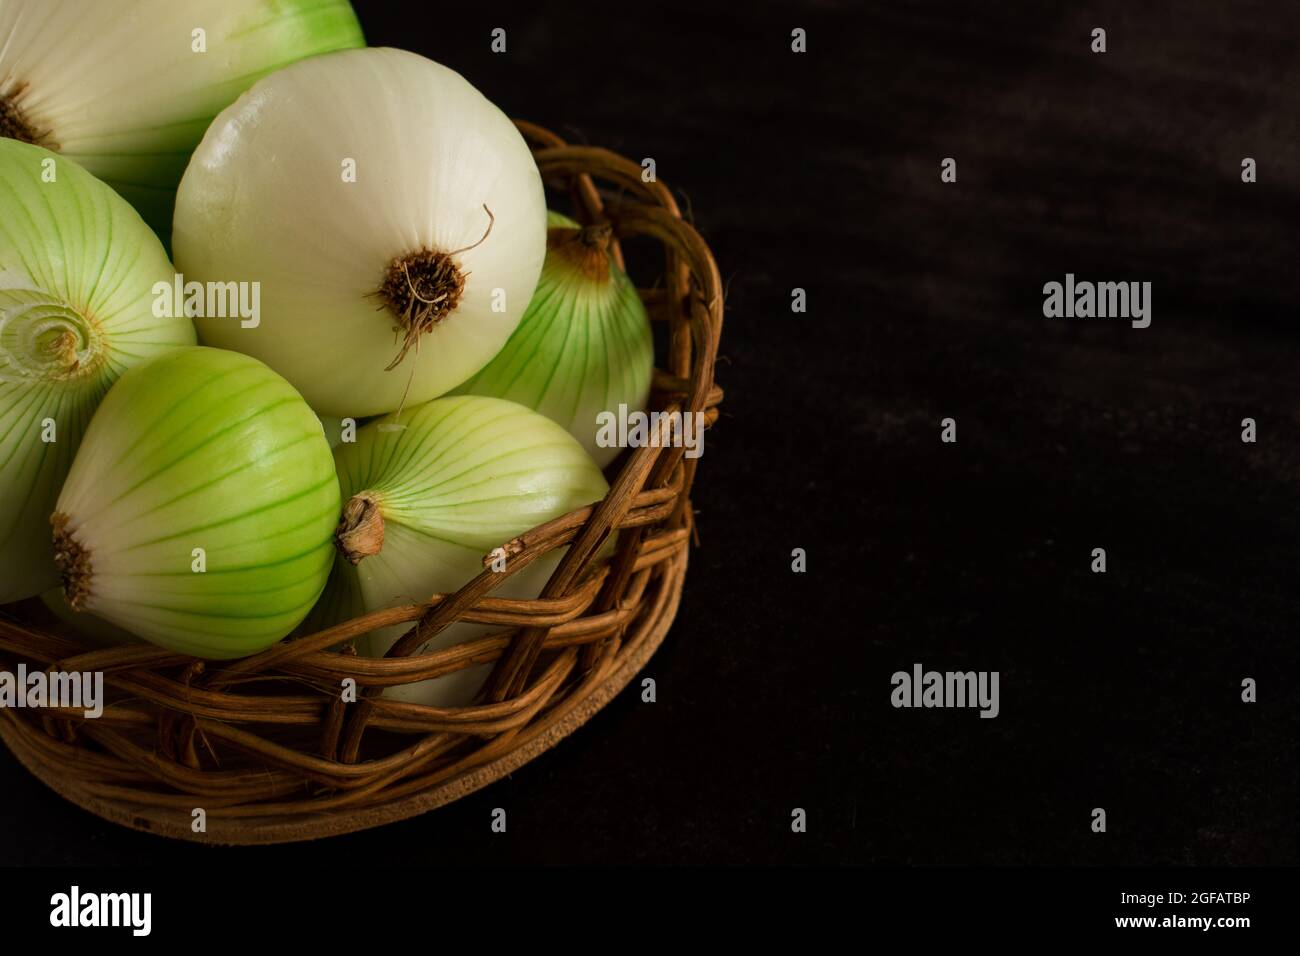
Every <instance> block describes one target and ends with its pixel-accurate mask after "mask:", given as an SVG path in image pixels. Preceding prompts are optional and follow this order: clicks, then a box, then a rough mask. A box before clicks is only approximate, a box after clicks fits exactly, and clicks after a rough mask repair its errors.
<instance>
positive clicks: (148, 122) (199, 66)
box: [0, 0, 365, 239]
mask: <svg viewBox="0 0 1300 956" xmlns="http://www.w3.org/2000/svg"><path fill="white" fill-rule="evenodd" d="M198 30H201V31H203V32H202V33H201V34H196V33H195V31H198ZM364 42H365V40H364V38H363V37H362V35H361V28H360V26H359V25H358V24H357V20H356V15H355V14H354V13H353V12H352V7H351V5H350V4H349V3H348V2H347V0H273V2H272V0H219V2H212V0H130V2H124V0H0V135H4V136H13V137H17V138H21V139H26V140H27V141H28V142H35V143H37V144H39V145H41V146H45V147H48V148H50V149H52V150H55V151H56V152H58V153H59V154H61V155H63V156H66V157H68V158H70V159H73V160H75V161H76V162H78V163H80V164H81V165H82V166H84V167H85V168H86V169H87V170H89V171H90V172H91V173H93V174H94V175H96V176H98V177H99V178H100V179H103V180H104V181H106V182H108V183H109V185H111V186H112V187H113V188H114V189H116V190H117V191H118V192H119V193H121V194H122V195H123V196H125V197H126V198H127V199H128V200H129V201H130V202H131V203H132V204H133V205H134V206H135V207H136V209H138V210H139V211H140V213H141V215H143V216H144V218H145V220H146V221H147V222H148V223H149V225H150V226H152V227H153V228H154V229H155V230H156V231H157V232H158V234H159V235H160V236H162V237H164V239H165V238H166V237H167V235H168V233H169V232H170V231H171V211H172V199H173V196H174V193H175V191H176V184H177V183H179V182H180V179H181V173H183V172H184V171H185V163H186V160H188V159H189V155H190V152H191V151H192V150H193V149H194V146H195V144H196V143H198V141H199V139H200V137H202V135H203V131H204V130H205V129H206V128H207V126H208V123H209V122H210V121H211V119H212V117H214V116H216V115H217V113H218V112H219V111H220V110H222V109H224V108H225V107H226V106H228V105H229V104H230V103H232V102H234V100H235V98H236V97H237V96H238V95H239V94H240V93H242V92H243V91H244V90H246V89H248V87H249V86H250V85H252V83H253V81H254V80H256V79H257V78H258V77H259V76H262V75H264V74H266V73H268V72H270V71H271V70H275V69H278V68H279V67H281V66H283V65H285V64H286V63H291V62H293V61H294V60H297V59H300V58H302V57H304V56H310V55H312V54H315V53H324V52H326V51H328V50H337V49H341V48H344V47H356V46H361V45H362V44H363V43H364ZM200 46H201V47H202V48H203V51H204V52H198V51H197V50H196V48H197V47H200Z"/></svg>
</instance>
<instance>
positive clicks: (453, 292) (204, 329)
mask: <svg viewBox="0 0 1300 956" xmlns="http://www.w3.org/2000/svg"><path fill="white" fill-rule="evenodd" d="M173 240H174V244H175V252H176V263H177V265H178V266H179V267H180V269H181V271H182V272H183V273H184V275H185V278H186V280H187V281H191V280H196V281H199V282H210V281H218V282H221V281H237V280H242V281H259V282H260V283H261V297H262V298H261V302H262V312H263V318H262V320H261V322H260V324H258V325H257V327H256V328H244V327H242V326H241V324H240V323H238V322H231V321H230V320H228V319H220V318H215V319H214V318H199V319H197V320H196V321H197V324H198V327H199V336H200V338H202V340H203V341H204V342H205V343H207V344H210V345H217V346H221V347H223V348H230V349H236V350H238V351H241V352H247V353H248V354H249V355H254V356H257V357H258V358H260V359H262V360H263V361H264V362H266V363H267V364H268V365H270V366H271V367H272V368H274V369H276V371H278V372H280V374H282V375H283V376H284V377H285V378H287V379H288V380H289V381H290V382H291V383H293V385H294V386H295V387H296V388H297V389H298V390H299V391H301V392H302V394H303V396H304V397H305V398H306V399H307V401H308V402H309V403H310V404H311V406H312V407H313V408H314V409H316V410H317V411H318V412H320V413H322V414H325V415H333V416H351V417H353V418H359V417H362V416H366V415H373V414H381V413H384V412H391V411H393V410H394V409H397V408H399V407H401V406H402V405H403V403H404V402H405V403H408V404H417V403H420V402H423V401H426V400H428V399H431V398H434V397H436V396H438V395H441V394H443V393H444V392H446V391H448V390H449V389H451V388H454V387H455V386H457V385H459V384H460V383H461V382H463V381H464V380H465V379H467V378H468V377H469V376H471V375H473V374H474V373H475V372H477V371H478V370H479V369H480V368H482V367H483V365H485V364H486V363H487V362H488V360H489V359H491V358H492V356H493V355H495V354H496V352H497V351H498V350H499V349H500V348H501V346H502V345H504V344H505V341H506V339H508V338H509V337H510V333H511V332H513V331H514V329H515V326H516V325H518V323H519V318H520V316H522V315H523V312H524V309H525V308H526V307H527V305H528V300H529V297H530V296H531V295H532V292H533V289H534V287H535V286H536V284H537V276H538V273H539V271H540V269H541V266H542V259H543V257H544V255H545V244H546V205H545V199H544V197H543V193H542V182H541V176H540V174H539V173H538V171H537V166H536V164H535V163H534V162H533V158H532V154H531V153H530V152H529V150H528V146H527V144H526V143H525V142H524V140H523V137H522V136H520V134H519V132H518V131H517V130H516V129H515V127H514V125H513V124H512V123H511V122H510V120H509V119H507V118H506V116H505V115H504V114H503V113H502V112H501V111H500V110H499V109H497V108H496V107H495V106H493V105H492V104H491V103H489V102H488V101H487V100H486V99H484V98H483V96H482V94H480V93H479V92H478V91H477V90H475V89H474V88H473V87H472V86H470V85H469V84H468V83H467V82H465V80H464V79H462V78H461V77H460V76H459V75H458V74H456V73H454V72H452V71H451V70H449V69H447V68H446V67H443V66H439V65H438V64H436V63H434V62H432V61H430V60H426V59H425V58H423V57H420V56H417V55H415V54H413V53H406V52H403V51H401V50H389V49H368V50H347V51H343V52H339V53H331V54H327V55H325V56H320V57H313V58H312V59H310V60H304V61H302V62H301V63H296V64H294V65H293V66H290V67H288V68H287V69H284V70H281V71H280V72H278V73H275V74H273V75H271V76H268V77H266V78H265V79H263V80H261V81H259V82H258V83H257V84H256V85H255V86H254V87H253V88H252V89H251V90H249V92H248V93H246V94H245V95H244V96H243V97H241V98H240V100H239V101H238V102H236V103H235V104H234V105H233V106H231V107H230V108H229V109H227V110H225V111H224V112H223V113H222V114H221V115H220V116H218V117H217V118H216V120H215V121H214V122H213V124H212V127H211V128H210V129H209V130H208V132H207V135H206V136H204V138H203V142H202V143H201V144H200V145H199V148H198V149H197V150H196V151H195V153H194V158H193V160H192V161H191V162H190V166H189V169H188V170H187V171H186V173H185V178H184V180H183V181H182V182H181V186H180V190H179V192H178V194H177V202H176V223H175V233H174V236H173Z"/></svg>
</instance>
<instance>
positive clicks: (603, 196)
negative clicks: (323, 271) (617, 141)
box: [0, 122, 722, 844]
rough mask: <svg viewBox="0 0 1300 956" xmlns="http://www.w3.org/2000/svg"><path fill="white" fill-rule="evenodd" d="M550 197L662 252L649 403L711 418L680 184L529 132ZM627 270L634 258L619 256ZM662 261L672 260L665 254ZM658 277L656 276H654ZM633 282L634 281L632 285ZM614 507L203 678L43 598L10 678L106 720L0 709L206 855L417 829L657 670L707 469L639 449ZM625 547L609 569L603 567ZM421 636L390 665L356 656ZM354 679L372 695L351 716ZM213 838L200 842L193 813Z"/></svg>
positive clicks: (21, 734) (52, 758) (705, 263)
mask: <svg viewBox="0 0 1300 956" xmlns="http://www.w3.org/2000/svg"><path fill="white" fill-rule="evenodd" d="M518 125H519V128H520V130H521V131H522V132H523V134H524V136H525V137H526V138H527V139H528V141H529V142H530V144H531V145H532V147H533V149H534V152H535V155H536V158H537V163H538V166H539V167H540V169H541V172H542V177H543V179H544V180H545V181H546V184H547V186H548V187H550V188H552V189H555V190H558V191H560V192H561V193H562V194H567V195H568V196H569V197H570V199H571V202H572V207H573V209H572V212H573V214H574V218H576V219H578V220H580V221H582V222H584V223H590V222H595V221H601V220H605V221H609V222H610V223H612V224H613V227H614V231H615V235H616V236H617V237H619V238H623V239H626V238H628V237H632V236H642V237H648V238H649V239H650V240H653V242H655V243H658V244H660V245H662V247H663V249H664V259H663V265H662V268H663V274H662V281H660V282H656V283H655V287H654V288H652V289H649V290H645V291H643V293H642V295H643V297H644V299H645V302H646V306H647V308H648V310H649V312H650V314H651V316H652V317H653V318H655V319H660V320H663V321H666V322H667V323H668V335H667V342H668V347H667V355H666V362H665V363H664V367H665V368H666V371H664V370H662V369H659V368H657V369H656V370H655V378H654V389H653V395H652V399H651V407H652V408H654V409H658V410H682V411H686V412H703V413H704V415H705V421H706V423H708V424H712V422H713V421H714V419H715V418H716V417H717V405H718V402H719V401H720V400H721V397H722V396H721V392H720V390H719V389H718V388H716V387H715V386H714V383H713V370H714V359H715V357H716V355H717V350H718V338H719V335H720V333H721V329H722V289H721V285H720V282H719V279H718V271H717V266H716V265H715V263H714V261H713V257H712V255H711V254H710V252H709V249H708V247H707V246H706V245H705V244H704V242H703V240H701V238H700V236H699V235H698V233H696V231H695V230H694V229H693V228H692V227H691V226H690V225H689V224H687V223H686V222H685V221H683V220H682V218H681V213H680V212H679V210H678V208H677V204H676V202H675V201H674V200H673V198H672V194H671V193H670V191H669V190H668V189H667V187H665V186H664V185H663V184H662V183H659V182H649V183H647V182H643V181H642V170H641V167H640V166H638V165H637V164H635V163H633V162H631V161H630V160H627V159H624V158H623V157H620V156H618V155H616V154H614V153H611V152H609V151H608V150H604V149H599V148H596V147H589V146H570V145H568V144H567V143H565V142H564V141H563V140H561V139H560V138H559V137H557V136H555V135H554V134H552V133H550V132H547V131H546V130H543V129H541V128H539V127H537V126H533V125H532V124H529V123H523V122H520V123H519V124H518ZM612 248H613V251H614V255H615V256H616V258H617V260H618V261H619V263H620V265H621V264H623V249H622V247H621V245H620V244H619V243H617V242H615V243H614V245H613V247H612ZM654 258H655V259H656V260H657V256H656V257H654ZM655 266H656V267H658V262H657V261H656V263H655ZM633 274H634V276H635V275H636V270H635V269H634V270H633ZM620 460H621V462H622V464H621V466H620V467H619V471H618V474H617V475H615V476H611V487H610V491H609V495H608V496H607V497H606V498H605V499H604V501H602V502H600V503H598V504H596V505H593V506H591V507H587V508H584V509H581V510H579V511H575V512H573V513H571V514H568V515H565V516H564V517H562V518H559V519H557V520H555V521H551V522H548V523H547V524H544V525H541V526H539V527H537V528H534V529H533V530H532V531H529V532H528V533H526V534H524V535H522V536H520V537H519V538H516V539H515V540H514V541H512V542H509V543H508V545H507V546H506V550H507V553H509V554H510V555H511V557H510V559H509V561H508V565H507V569H506V571H505V572H504V574H503V573H498V572H496V571H492V570H490V569H488V570H485V571H484V572H483V573H482V574H481V575H479V576H478V577H477V578H475V579H474V580H473V581H471V582H470V583H468V584H466V585H465V587H463V588H462V589H461V590H460V591H458V592H457V593H455V594H451V595H434V596H433V597H432V598H431V600H430V601H429V602H428V603H426V604H418V605H411V606H408V607H400V608H393V609H389V610H383V611H378V612H375V613H372V614H368V615H366V616H365V617H361V618H357V619H355V620H353V621H349V622H347V623H346V624H341V625H339V626H337V627H333V628H330V629H329V630H327V631H322V632H320V633H318V634H314V635H311V636H307V637H302V638H298V639H295V640H291V641H285V642H282V643H280V644H278V645H276V646H275V647H273V648H271V649H270V650H268V651H265V652H263V653H261V654H258V655H256V656H254V657H250V658H246V659H244V660H241V661H235V662H222V663H205V662H203V661H198V660H195V659H193V658H188V657H185V656H183V655H178V654H175V653H172V652H170V651H166V650H162V649H159V648H155V647H152V646H147V645H130V646H123V647H114V648H110V649H105V648H102V647H98V646H93V645H90V644H87V643H85V642H83V641H81V640H80V639H78V638H74V637H69V636H65V635H62V634H60V633H59V629H58V627H57V625H53V624H51V618H50V617H49V616H48V615H46V616H44V617H42V616H41V610H42V606H41V605H39V602H26V603H25V604H22V605H16V606H14V607H11V608H7V609H5V611H4V612H0V669H7V670H14V669H15V668H16V665H17V664H18V663H19V662H25V663H26V665H27V669H28V671H32V670H34V669H37V668H48V669H52V670H61V671H102V672H104V680H105V686H106V688H107V689H108V692H109V700H110V703H109V705H108V706H107V707H106V708H105V711H104V714H103V716H102V717H100V718H98V719H96V720H85V719H84V718H83V717H82V715H81V714H80V713H79V712H73V711H60V710H53V709H50V710H43V711H33V710H14V709H6V710H0V737H3V738H4V741H5V743H6V744H7V745H8V746H9V748H10V749H11V750H12V751H13V752H14V754H15V755H17V757H18V759H19V760H20V761H22V763H23V764H24V765H25V766H26V767H27V768H28V769H29V770H31V771H32V773H34V774H35V775H36V776H37V777H39V778H40V779H41V780H43V781H45V783H46V784H48V785H49V786H50V787H51V788H53V789H54V790H56V791H57V792H58V793H60V794H62V795H63V796H64V797H66V798H67V799H69V800H71V801H72V802H74V803H76V804H79V805H80V806H82V807H84V808H86V809H88V810H90V811H92V812H94V813H96V814H99V815H100V816H102V817H104V818H105V819H108V820H112V821H114V822H116V823H120V824H123V825H125V826H128V827H134V828H136V829H139V830H146V831H150V832H153V833H160V834H164V835H167V836H171V837H178V838H182V839H187V840H196V841H199V842H207V843H222V844H254V843H277V842H287V841H293V840H308V839H314V838H318V837H323V836H330V835H333V834H339V833H347V832H351V831H354V830H361V829H365V828H368V827H373V826H378V825H380V824H384V823H389V822H392V821H395V820H400V819H404V818H406V817H411V816H414V815H416V814H419V813H422V812H424V811H426V810H429V809H431V808H433V807H437V806H440V805H442V804H444V803H449V802H450V801H452V800H455V799H457V798H458V797H461V796H464V795H465V794H467V793H470V792H472V791H474V790H476V789H478V788H480V787H482V786H485V785H486V784H488V783H490V782H492V781H493V780H496V779H498V778H500V777H502V776H504V775H505V774H507V773H509V772H510V771H511V770H514V769H515V768H517V767H519V766H520V765H521V764H523V763H525V762H527V761H528V760H531V759H532V758H533V757H535V756H536V755H537V754H539V753H541V752H542V751H544V750H546V749H547V748H548V747H551V746H552V745H554V744H555V743H556V742H557V741H559V740H560V739H561V738H563V737H564V736H565V735H566V734H568V733H570V732H571V731H573V730H574V729H575V728H576V727H578V726H580V725H581V724H582V723H583V722H585V721H586V720H587V719H588V718H589V717H590V716H591V715H592V714H593V713H595V712H596V711H597V710H599V709H600V708H601V706H603V705H604V704H605V702H606V701H608V700H609V699H610V698H611V697H613V696H614V695H615V694H616V693H618V691H619V690H621V689H622V688H623V687H624V685H626V684H627V683H628V681H630V680H631V678H632V677H633V675H634V674H636V672H637V671H638V670H639V669H640V668H641V667H642V665H644V663H645V662H646V660H647V659H648V658H649V657H650V655H651V654H652V653H653V652H654V650H655V648H656V647H658V645H659V643H660V642H661V641H662V640H663V638H664V635H665V633H667V631H668V628H669V626H670V625H671V624H672V621H673V617H674V615H675V614H676V611H677V604H678V599H679V597H680V595H681V590H682V582H683V579H684V576H685V574H686V560H687V550H688V546H689V544H690V539H691V537H692V534H693V530H694V528H693V513H692V510H691V506H690V498H689V492H690V488H691V482H692V480H693V479H694V477H695V466H696V464H697V462H698V460H699V459H690V458H686V457H685V456H684V455H683V450H682V449H681V448H676V447H648V448H638V449H633V450H631V451H629V452H627V453H626V454H625V455H624V457H623V458H622V459H620ZM612 535H613V536H616V538H615V541H616V544H615V548H614V551H613V556H612V557H610V558H608V559H602V560H601V561H599V562H598V561H595V560H593V556H594V555H595V554H596V553H597V551H598V550H600V548H601V545H602V544H603V543H604V542H605V541H606V540H607V539H608V538H609V537H610V536H612ZM565 546H567V547H568V549H569V550H568V552H567V554H566V556H565V557H564V559H563V560H562V561H561V562H560V564H559V567H558V568H557V569H556V571H555V573H554V575H553V576H552V577H551V579H550V581H549V582H548V583H547V585H546V588H545V590H544V591H543V592H542V595H541V597H540V598H539V599H538V600H535V601H522V600H505V599H501V598H494V597H492V596H491V593H490V592H491V591H492V589H493V587H494V586H495V585H497V584H498V583H500V582H501V581H502V580H503V579H504V577H506V576H509V575H510V574H512V573H514V572H516V571H518V570H519V569H520V568H522V567H524V566H525V565H527V564H529V563H530V562H532V561H533V560H535V559H537V558H538V557H539V556H541V555H543V554H545V553H546V552H549V551H551V550H552V549H555V548H561V547H565ZM456 621H472V622H476V623H480V624H489V625H494V626H495V627H496V628H497V630H495V631H493V632H492V633H491V634H489V635H488V636H486V637H480V638H476V639H473V640H468V641H465V642H463V643H461V644H458V645H456V646H453V647H450V648H446V649H443V650H439V651H434V652H430V653H426V654H422V655H415V654H414V653H413V652H414V651H415V650H416V648H418V647H420V646H421V645H423V644H424V642H425V641H427V640H428V639H429V638H430V637H431V636H432V635H433V634H434V633H435V632H436V631H438V630H440V629H441V628H443V627H445V626H446V625H449V624H451V623H453V622H456ZM403 622H410V623H412V624H413V625H414V626H413V627H412V629H411V630H410V631H409V632H408V633H407V634H406V636H405V637H404V638H403V639H402V640H400V641H399V642H398V643H397V644H396V645H395V646H394V647H393V649H392V650H391V651H390V652H389V655H388V656H387V657H386V658H384V659H382V660H381V659H368V658H362V657H358V656H357V655H356V654H355V653H354V652H352V650H351V646H350V644H349V643H348V640H349V639H350V638H352V637H355V636H356V635H359V634H362V633H365V632H366V631H369V630H372V629H374V628H376V627H380V626H384V625H391V624H396V623H403ZM493 662H495V663H494V667H493V669H492V672H491V677H490V678H489V680H488V682H487V685H486V687H485V689H484V691H483V692H482V694H481V695H480V697H479V700H478V702H477V703H476V704H475V705H474V706H469V707H447V708H434V707H426V706H421V705H417V704H410V703H405V702H401V701H396V700H391V699H388V698H381V697H380V696H379V695H380V694H381V693H382V691H383V688H384V687H386V686H391V685H394V684H405V683H411V682H415V681H421V680H427V679H430V678H433V677H438V676H440V675H444V674H447V673H450V672H452V671H455V670H459V669H462V668H465V667H471V666H475V665H480V664H484V663H493ZM349 677H350V678H353V679H354V680H355V681H356V685H357V688H358V699H357V700H356V702H354V703H344V702H343V695H342V693H341V688H342V687H343V686H344V685H343V682H344V679H345V678H349ZM196 808H202V809H203V810H204V812H205V815H206V831H205V832H199V833H196V832H195V831H194V826H193V824H194V820H195V815H194V810H195V809H196Z"/></svg>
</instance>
